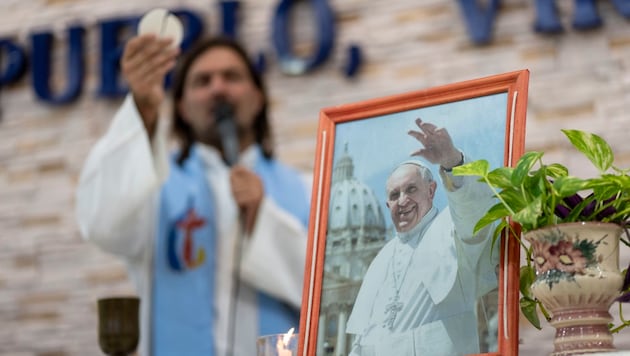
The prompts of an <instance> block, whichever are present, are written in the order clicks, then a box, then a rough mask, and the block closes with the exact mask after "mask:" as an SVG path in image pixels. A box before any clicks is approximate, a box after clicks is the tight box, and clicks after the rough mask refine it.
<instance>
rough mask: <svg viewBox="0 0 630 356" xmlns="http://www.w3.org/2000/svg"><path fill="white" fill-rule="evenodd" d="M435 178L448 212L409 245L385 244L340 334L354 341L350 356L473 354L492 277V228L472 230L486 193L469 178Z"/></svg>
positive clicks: (417, 231) (431, 219) (426, 224)
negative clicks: (481, 302)
mask: <svg viewBox="0 0 630 356" xmlns="http://www.w3.org/2000/svg"><path fill="white" fill-rule="evenodd" d="M440 173H441V176H442V178H443V180H444V181H445V185H446V186H447V196H448V202H449V207H448V208H446V209H444V210H443V211H442V212H440V213H438V212H437V210H436V209H435V208H432V209H431V210H430V211H429V212H428V213H427V214H426V215H425V217H423V220H422V221H421V222H420V223H419V224H418V226H416V227H414V229H413V232H414V234H413V236H411V237H410V238H409V240H408V241H403V239H402V238H401V237H398V236H397V237H395V238H393V239H392V240H390V241H389V242H388V243H387V244H386V245H385V246H384V247H383V248H382V249H381V250H380V251H379V253H378V254H377V256H376V257H375V258H374V260H373V261H372V263H371V264H370V267H369V268H368V270H367V272H366V274H365V277H364V279H363V283H362V285H361V289H360V290H359V294H358V296H357V298H356V301H355V303H354V307H353V310H352V313H351V314H350V318H349V319H348V323H347V327H346V332H347V333H349V334H354V335H355V340H354V343H353V350H352V352H351V356H393V355H396V356H424V355H431V356H453V355H463V354H470V353H478V352H479V339H478V333H477V328H478V324H477V316H476V302H477V298H478V297H480V296H482V295H484V294H485V293H487V292H489V291H490V290H492V289H494V288H496V285H497V277H496V274H495V266H496V262H493V261H492V260H491V258H490V245H491V234H490V229H488V228H486V229H483V230H482V231H480V232H479V233H478V234H477V235H474V236H473V234H472V231H473V227H474V225H475V224H476V222H477V221H478V220H479V218H480V217H481V216H482V215H483V214H484V213H485V212H486V211H487V209H488V208H489V207H490V206H491V205H492V203H493V200H492V194H491V192H490V191H489V190H487V189H486V188H485V187H484V186H482V185H481V184H479V183H477V182H475V178H474V177H452V176H451V175H450V174H449V173H446V172H443V171H441V172H440ZM454 180H456V181H457V182H456V184H455V185H453V181H454ZM456 186H459V188H455V187H456ZM492 256H493V257H494V258H495V259H496V258H498V251H495V252H494V253H493V255H492Z"/></svg>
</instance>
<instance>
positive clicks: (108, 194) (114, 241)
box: [76, 95, 168, 259]
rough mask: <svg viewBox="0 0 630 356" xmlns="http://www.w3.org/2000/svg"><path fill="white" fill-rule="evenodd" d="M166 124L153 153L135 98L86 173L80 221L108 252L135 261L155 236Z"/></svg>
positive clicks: (116, 120) (161, 126)
mask: <svg viewBox="0 0 630 356" xmlns="http://www.w3.org/2000/svg"><path fill="white" fill-rule="evenodd" d="M165 129H166V128H165V126H164V123H162V122H159V123H158V128H157V132H156V135H155V137H154V140H153V144H154V146H153V148H152V147H151V144H150V142H149V137H148V135H147V133H146V130H145V128H144V124H143V123H142V119H141V117H140V115H139V113H138V111H137V109H136V106H135V103H134V101H133V98H132V97H131V95H128V96H127V98H126V99H125V101H124V103H123V105H122V107H121V108H120V109H119V110H118V112H117V113H116V115H115V116H114V119H113V121H112V123H111V126H110V127H109V129H108V131H107V133H106V134H105V136H103V137H102V138H101V139H100V140H99V141H98V142H97V144H96V145H95V146H94V147H93V148H92V150H91V152H90V154H89V156H88V158H87V161H86V163H85V164H84V166H83V170H82V171H81V176H80V178H79V185H78V188H77V195H76V216H77V221H78V224H79V229H80V231H81V235H82V236H83V238H84V239H86V240H89V241H92V242H94V243H95V244H97V245H98V246H100V247H101V248H103V249H104V250H106V251H108V252H111V253H114V254H118V255H121V256H124V257H126V258H128V259H133V258H135V257H137V256H140V254H141V253H142V251H143V249H144V247H146V246H147V241H149V239H150V238H151V236H152V233H153V229H154V228H155V227H154V225H155V224H154V222H155V218H156V215H155V214H156V202H157V193H158V192H159V187H160V186H161V184H162V182H163V181H164V179H165V177H166V175H167V173H168V161H167V158H166V154H165V151H166V144H165V141H166V138H165V134H164V132H165Z"/></svg>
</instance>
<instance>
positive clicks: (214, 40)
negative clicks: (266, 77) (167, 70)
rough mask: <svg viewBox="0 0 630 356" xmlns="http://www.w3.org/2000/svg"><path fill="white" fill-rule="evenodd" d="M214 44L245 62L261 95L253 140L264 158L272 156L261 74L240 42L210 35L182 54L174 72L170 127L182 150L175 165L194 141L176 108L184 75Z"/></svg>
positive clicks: (180, 162) (190, 130) (266, 99)
mask: <svg viewBox="0 0 630 356" xmlns="http://www.w3.org/2000/svg"><path fill="white" fill-rule="evenodd" d="M217 47H224V48H229V49H231V50H232V51H234V53H236V54H237V55H238V56H239V57H240V58H241V60H242V61H243V63H245V66H246V67H247V71H248V72H249V76H250V78H251V79H252V81H253V83H254V85H255V86H256V88H258V90H260V92H261V94H262V97H263V104H262V107H261V109H260V112H259V113H258V114H257V115H256V118H255V119H254V124H253V125H254V127H253V129H254V139H255V141H256V143H258V144H259V145H260V147H261V149H262V152H263V156H264V157H265V158H267V159H270V158H272V157H273V142H272V132H271V126H270V124H269V118H268V115H267V111H268V103H269V99H268V97H267V91H266V90H265V86H264V83H263V80H262V76H261V75H260V73H259V72H258V71H257V70H256V68H255V67H254V64H253V63H252V62H251V61H250V60H249V57H248V56H247V52H245V49H244V48H243V47H242V46H241V45H240V44H239V43H237V42H236V41H235V40H233V39H231V38H228V37H210V38H206V39H204V40H202V41H199V42H197V43H196V44H195V45H193V47H192V48H190V49H189V50H187V51H186V53H185V54H184V55H183V56H182V57H181V59H180V61H179V63H178V64H177V66H176V67H175V70H174V72H173V87H172V95H173V119H174V123H173V130H174V132H175V135H176V137H177V138H178V139H179V141H180V144H181V151H180V153H179V156H178V157H177V164H179V165H181V164H182V163H183V162H184V161H185V160H186V159H187V158H188V156H189V155H190V148H191V147H192V145H193V143H194V142H195V136H194V133H193V130H192V127H191V126H190V125H189V124H188V123H187V122H186V121H184V119H183V118H182V116H181V115H180V113H179V110H178V103H179V101H180V100H181V99H182V96H183V95H184V84H185V82H186V76H187V75H188V72H189V70H190V67H191V66H192V64H193V63H194V62H195V60H197V58H198V57H199V56H201V55H202V54H204V53H205V52H206V51H208V50H210V49H212V48H217Z"/></svg>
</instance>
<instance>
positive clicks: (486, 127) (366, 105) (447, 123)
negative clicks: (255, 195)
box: [298, 70, 529, 356]
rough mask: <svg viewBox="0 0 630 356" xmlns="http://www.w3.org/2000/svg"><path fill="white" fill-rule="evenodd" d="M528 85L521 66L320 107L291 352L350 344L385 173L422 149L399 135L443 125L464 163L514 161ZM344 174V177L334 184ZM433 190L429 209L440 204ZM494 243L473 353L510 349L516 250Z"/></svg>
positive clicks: (341, 350)
mask: <svg viewBox="0 0 630 356" xmlns="http://www.w3.org/2000/svg"><path fill="white" fill-rule="evenodd" d="M528 81H529V71H527V70H519V71H514V72H510V73H504V74H499V75H494V76H489V77H485V78H480V79H473V80H469V81H464V82H459V83H454V84H448V85H444V86H438V87H434V88H429V89H424V90H418V91H413V92H408V93H404V94H400V95H393V96H388V97H383V98H376V99H372V100H366V101H362V102H356V103H351V104H347V105H341V106H336V107H330V108H324V109H322V110H321V112H320V115H319V128H318V133H317V135H318V136H317V147H316V157H315V169H314V180H313V193H312V208H311V215H310V224H309V241H308V250H307V260H306V266H305V277H304V289H303V297H302V299H303V302H302V311H301V318H300V328H299V331H300V342H299V350H298V355H301V356H313V355H317V356H328V355H347V354H349V351H350V350H351V348H352V342H353V340H354V339H355V338H356V336H355V335H353V334H347V333H346V332H345V327H346V322H347V321H348V315H349V314H350V312H351V310H352V307H353V305H354V298H355V297H356V294H357V291H358V288H359V286H360V282H361V280H362V277H363V276H362V275H361V274H362V273H364V272H365V271H366V268H367V262H369V261H367V260H366V259H369V257H366V256H369V255H370V253H371V254H372V255H374V254H375V253H377V250H376V251H375V248H374V246H377V245H374V246H372V245H370V244H371V243H372V242H374V243H375V244H378V243H380V244H384V243H386V241H387V239H388V236H389V238H390V239H391V238H393V237H391V236H392V231H393V228H392V226H391V222H388V221H391V219H390V217H389V215H390V214H389V211H388V210H387V208H386V207H385V204H384V203H385V202H384V200H385V188H384V187H385V181H386V178H387V175H388V174H389V173H391V171H392V167H395V166H394V164H395V163H396V162H400V161H402V160H404V159H406V158H408V156H409V153H410V152H412V151H413V150H417V149H419V148H421V144H420V143H419V142H418V141H417V140H415V139H414V138H413V137H411V136H409V135H408V134H407V131H409V130H417V129H418V126H416V123H415V122H416V121H415V120H416V119H417V118H421V119H422V120H423V121H424V122H430V123H432V124H434V125H435V126H437V127H444V128H445V129H447V130H448V132H449V134H450V136H451V137H452V140H453V142H454V144H455V145H456V146H457V147H458V148H460V149H461V147H460V143H462V144H463V145H464V146H465V147H464V148H463V149H462V152H464V156H468V154H469V152H472V153H471V158H472V159H477V158H486V159H488V160H489V161H490V163H491V164H492V165H505V166H512V164H513V163H514V162H516V161H517V160H518V158H519V157H520V156H521V155H522V153H523V150H524V138H525V119H526V112H527V90H528ZM478 156H482V157H478ZM493 162H494V163H493ZM342 166H343V167H342ZM340 167H341V168H340ZM438 168H439V167H437V168H436V169H438ZM493 168H494V167H493ZM432 169H433V168H432ZM340 172H343V173H340ZM340 174H341V175H345V176H344V177H340ZM343 179H345V180H348V181H346V182H342V183H340V182H341V181H340V180H343ZM344 189H345V190H344ZM348 189H350V190H351V191H352V189H354V190H357V189H359V190H361V189H362V191H363V194H364V197H363V198H362V200H360V201H361V202H363V203H358V204H355V203H351V201H352V200H351V198H349V196H350V195H351V194H353V193H348ZM438 189H439V188H438ZM333 190H334V191H333ZM352 192H354V191H352ZM438 193H439V191H438V192H436V197H435V199H434V200H435V202H434V205H436V206H438V207H439V206H440V204H442V206H444V205H445V204H448V202H447V200H446V198H444V197H443V196H442V197H440V196H439V194H438ZM442 194H443V193H442ZM340 196H343V198H339V197H340ZM346 202H348V203H347V204H346ZM344 204H346V205H347V206H345V205H344ZM361 204H364V205H365V206H362V205H361ZM366 211H367V212H366ZM379 211H380V212H379ZM353 214H354V215H353ZM353 216H355V217H354V218H353ZM365 216H370V217H371V218H365ZM352 219H355V220H357V221H360V222H359V223H357V222H356V221H354V220H352ZM366 221H368V222H366ZM384 222H385V223H384ZM361 223H364V224H368V223H369V224H373V225H375V226H376V227H377V228H378V229H381V230H379V231H380V232H379V233H378V234H376V235H374V234H372V235H371V236H368V237H365V236H362V235H361V233H362V232H361V231H365V230H367V229H363V230H361V229H362V228H361V226H359V225H360V224H361ZM344 224H345V225H344ZM357 224H358V225H357ZM379 224H380V225H379ZM381 225H383V226H382V227H379V226H381ZM357 226H358V227H357ZM370 228H372V227H370ZM344 229H346V230H344ZM353 229H354V230H353ZM378 229H377V230H378ZM370 231H374V229H371V230H370ZM381 234H382V235H383V236H381V237H379V236H380V235H381ZM344 236H345V237H344ZM362 239H363V240H362ZM357 241H359V242H357ZM361 241H369V242H370V243H369V244H368V243H365V244H363V245H362V242H361ZM368 245H369V246H371V247H370V249H368V248H367V247H365V246H368ZM361 246H362V247H361ZM496 247H497V249H498V250H499V252H500V253H499V254H495V256H496V257H495V258H496V260H497V263H496V267H497V268H496V269H497V270H498V272H497V273H496V279H497V281H496V285H497V287H496V291H495V294H494V295H491V294H488V295H491V297H487V296H486V297H485V298H487V300H488V306H486V307H485V308H486V309H483V308H482V309H483V310H482V311H481V312H480V311H479V310H480V309H477V311H476V312H475V313H476V315H478V316H479V315H483V316H484V318H485V319H484V322H485V324H484V323H480V324H479V325H483V326H484V328H483V330H481V329H479V330H477V331H475V332H476V333H478V334H479V335H485V336H483V337H485V338H486V339H485V340H486V341H483V340H482V337H479V340H480V347H479V351H478V352H477V353H472V354H481V355H515V354H517V353H518V317H519V307H518V297H519V279H518V277H519V274H518V273H519V246H518V244H517V243H516V241H514V240H512V239H509V240H508V239H505V238H503V239H501V244H500V247H499V246H498V245H497V246H496ZM360 248H365V250H361V249H360ZM368 250H369V251H368ZM366 251H367V252H366ZM370 251H371V252H370ZM372 257H373V256H372ZM494 301H496V303H494ZM481 304H483V303H481V302H478V305H481ZM490 304H492V305H494V306H491V305H490ZM482 307H483V306H482ZM487 310H491V313H489V312H488V313H486V312H487ZM489 320H492V323H490V322H489ZM495 324H496V325H495ZM490 325H492V327H491V326H490ZM484 333H485V334H484ZM482 344H483V345H482ZM482 346H483V347H482ZM479 352H480V353H479Z"/></svg>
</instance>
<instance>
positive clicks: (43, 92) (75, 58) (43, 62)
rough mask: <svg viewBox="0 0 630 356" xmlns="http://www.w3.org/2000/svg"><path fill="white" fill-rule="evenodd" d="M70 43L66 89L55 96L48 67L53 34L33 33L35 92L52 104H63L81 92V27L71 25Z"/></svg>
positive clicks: (50, 63) (82, 70)
mask: <svg viewBox="0 0 630 356" xmlns="http://www.w3.org/2000/svg"><path fill="white" fill-rule="evenodd" d="M68 32H69V35H70V36H69V37H70V45H69V47H68V58H67V64H68V65H67V69H66V90H65V91H64V92H62V93H60V94H59V95H57V96H55V95H54V94H53V93H52V92H51V89H50V72H51V70H50V67H51V65H52V58H51V55H50V52H51V49H52V42H53V35H52V34H51V33H50V32H45V33H39V34H34V35H32V36H31V41H32V43H33V52H32V60H33V63H32V71H33V73H32V74H33V87H34V89H35V94H37V96H38V97H39V98H40V99H42V100H44V101H47V102H50V103H52V104H65V103H69V102H71V101H73V100H74V99H76V98H77V97H78V96H79V94H80V93H81V86H82V84H83V74H84V69H83V33H84V30H83V27H79V26H77V27H71V28H70V29H69V30H68Z"/></svg>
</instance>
